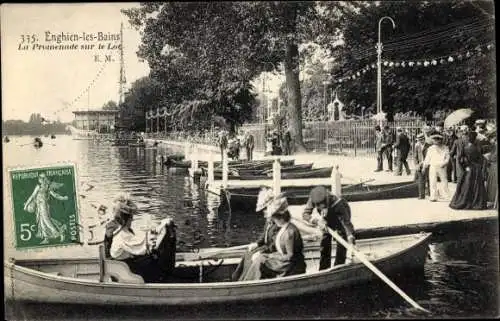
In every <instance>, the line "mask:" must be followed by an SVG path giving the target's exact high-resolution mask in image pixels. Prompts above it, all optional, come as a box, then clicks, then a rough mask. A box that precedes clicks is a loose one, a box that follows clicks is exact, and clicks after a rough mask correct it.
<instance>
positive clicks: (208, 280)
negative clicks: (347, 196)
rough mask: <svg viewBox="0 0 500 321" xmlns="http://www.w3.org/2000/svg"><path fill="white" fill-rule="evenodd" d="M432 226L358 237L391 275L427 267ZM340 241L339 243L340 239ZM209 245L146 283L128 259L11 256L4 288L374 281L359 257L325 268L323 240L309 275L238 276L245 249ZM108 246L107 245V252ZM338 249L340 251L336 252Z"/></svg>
mask: <svg viewBox="0 0 500 321" xmlns="http://www.w3.org/2000/svg"><path fill="white" fill-rule="evenodd" d="M430 235H431V234H430V233H420V234H410V235H402V236H392V237H384V238H376V239H364V240H358V241H357V244H356V246H357V248H358V250H359V251H360V252H361V253H363V254H364V255H365V256H366V257H368V259H369V260H370V261H371V262H372V263H373V264H374V265H375V266H377V267H378V268H379V269H380V270H381V271H382V272H383V273H384V274H386V275H388V276H390V275H399V276H401V275H402V274H405V275H408V276H410V275H412V273H415V271H416V270H419V271H423V266H424V263H425V259H426V255H427V251H428V241H429V238H430ZM334 247H335V246H334ZM238 248H239V249H238V250H233V249H232V248H227V250H214V249H212V250H210V249H209V250H207V249H205V250H203V251H200V252H199V253H197V254H195V253H178V254H177V255H176V257H177V259H176V268H175V270H174V272H173V275H172V278H171V282H169V283H154V284H153V283H144V281H143V279H142V277H140V276H138V275H136V274H133V273H131V272H130V269H128V266H127V265H126V264H125V263H124V262H119V261H114V260H106V259H103V258H102V256H101V258H99V257H96V258H91V259H54V260H43V259H39V260H22V261H21V260H19V261H7V260H5V261H4V295H5V297H6V298H7V299H8V300H9V301H13V300H15V301H35V302H44V303H75V302H78V303H80V304H91V305H149V306H152V305H197V304H212V303H230V302H237V301H240V302H245V301H246V302H249V301H250V302H251V301H255V300H265V299H272V298H286V297H292V296H300V295H304V294H314V293H320V292H322V291H331V290H336V289H339V288H342V287H346V286H351V285H354V284H359V283H364V282H369V281H372V280H375V279H376V278H377V276H375V275H374V274H373V273H372V272H371V271H370V270H369V269H368V268H366V267H365V266H364V265H363V264H362V263H360V262H358V261H356V259H355V260H354V261H353V263H351V264H342V265H338V266H335V267H332V268H330V269H326V270H322V271H319V269H318V267H319V246H318V244H317V243H314V244H311V245H307V244H306V246H305V248H304V255H305V258H306V264H307V270H306V273H304V274H299V275H292V276H286V277H279V278H273V279H264V280H255V281H238V282H231V281H230V276H231V273H232V272H233V271H234V268H235V266H236V265H237V264H238V263H239V261H240V260H241V255H242V254H243V251H244V250H242V249H241V247H238ZM101 253H102V252H101ZM332 253H335V250H333V251H332Z"/></svg>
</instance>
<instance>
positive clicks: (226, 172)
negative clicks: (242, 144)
mask: <svg viewBox="0 0 500 321" xmlns="http://www.w3.org/2000/svg"><path fill="white" fill-rule="evenodd" d="M228 175H229V162H228V157H227V156H226V157H223V158H222V187H223V188H224V189H226V188H227V179H228Z"/></svg>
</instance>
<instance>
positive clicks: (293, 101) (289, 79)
mask: <svg viewBox="0 0 500 321" xmlns="http://www.w3.org/2000/svg"><path fill="white" fill-rule="evenodd" d="M284 65H285V79H286V88H287V92H288V93H287V95H288V102H289V106H288V108H289V110H288V115H289V116H290V119H289V121H288V124H289V127H290V134H291V136H292V141H293V142H294V145H295V150H296V151H298V152H304V151H306V148H305V146H304V142H303V139H302V106H301V102H302V98H301V95H300V81H299V48H298V45H297V44H296V43H291V42H289V43H287V45H286V53H285V63H284Z"/></svg>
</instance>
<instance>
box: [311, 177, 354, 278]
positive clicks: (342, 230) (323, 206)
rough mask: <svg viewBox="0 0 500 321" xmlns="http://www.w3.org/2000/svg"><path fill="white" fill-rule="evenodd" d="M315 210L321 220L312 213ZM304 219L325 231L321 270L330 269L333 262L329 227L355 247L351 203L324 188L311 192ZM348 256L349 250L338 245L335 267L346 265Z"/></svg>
mask: <svg viewBox="0 0 500 321" xmlns="http://www.w3.org/2000/svg"><path fill="white" fill-rule="evenodd" d="M314 208H316V210H317V211H318V213H320V215H321V217H320V218H314V217H313V215H312V212H313V210H314ZM302 218H303V219H304V220H305V221H307V222H310V223H313V224H316V225H318V227H319V228H320V229H321V230H322V231H323V236H322V239H321V244H320V246H321V250H320V251H321V254H320V255H321V256H320V261H319V269H320V270H324V269H329V268H330V267H331V261H332V236H331V235H330V233H329V232H328V230H327V229H326V227H327V226H328V227H329V228H331V229H332V230H337V232H338V233H339V235H340V236H341V237H342V238H343V239H344V240H346V241H347V242H349V243H350V244H352V245H354V241H355V238H354V226H353V225H352V222H351V208H350V207H349V203H347V201H346V200H345V199H343V198H339V197H337V196H335V195H333V194H331V193H330V192H328V190H327V189H326V188H325V187H324V186H317V187H315V188H313V189H312V190H311V193H310V195H309V200H308V201H307V204H306V207H305V208H304V212H303V213H302ZM346 256H347V249H346V248H345V247H344V246H342V245H341V244H339V243H337V250H336V253H335V262H334V264H333V265H334V266H335V265H340V264H344V263H345V262H346Z"/></svg>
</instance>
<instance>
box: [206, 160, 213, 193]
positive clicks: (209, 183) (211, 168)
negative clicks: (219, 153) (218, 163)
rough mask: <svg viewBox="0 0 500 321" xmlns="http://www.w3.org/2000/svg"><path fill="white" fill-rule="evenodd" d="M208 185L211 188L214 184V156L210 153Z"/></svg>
mask: <svg viewBox="0 0 500 321" xmlns="http://www.w3.org/2000/svg"><path fill="white" fill-rule="evenodd" d="M207 183H208V185H209V186H211V185H213V183H214V154H212V153H210V155H209V156H208V177H207Z"/></svg>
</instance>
